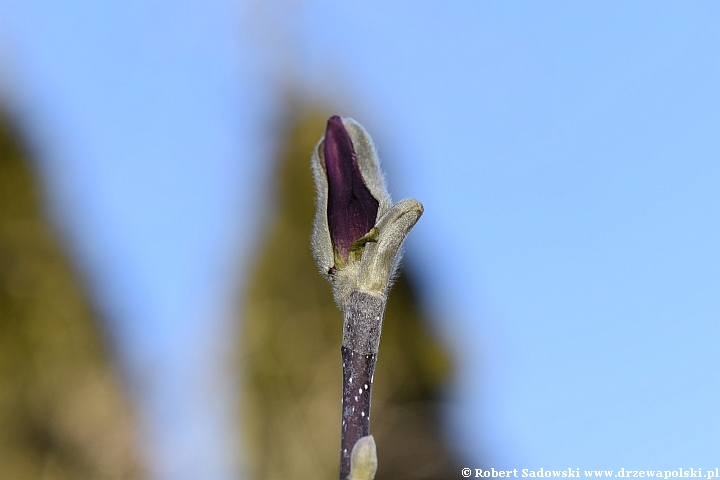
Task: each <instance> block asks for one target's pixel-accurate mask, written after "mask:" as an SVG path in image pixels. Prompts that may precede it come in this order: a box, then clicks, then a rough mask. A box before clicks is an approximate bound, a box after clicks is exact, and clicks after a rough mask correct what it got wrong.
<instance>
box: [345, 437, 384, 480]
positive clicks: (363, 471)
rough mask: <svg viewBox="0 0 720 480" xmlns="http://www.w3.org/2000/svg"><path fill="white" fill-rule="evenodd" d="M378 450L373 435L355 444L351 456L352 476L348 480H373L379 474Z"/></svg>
mask: <svg viewBox="0 0 720 480" xmlns="http://www.w3.org/2000/svg"><path fill="white" fill-rule="evenodd" d="M377 467H378V460H377V448H376V446H375V439H374V438H373V436H372V435H368V436H367V437H362V438H361V439H360V440H358V441H357V442H355V446H354V447H353V449H352V454H351V455H350V475H348V477H347V480H373V479H374V478H375V472H377Z"/></svg>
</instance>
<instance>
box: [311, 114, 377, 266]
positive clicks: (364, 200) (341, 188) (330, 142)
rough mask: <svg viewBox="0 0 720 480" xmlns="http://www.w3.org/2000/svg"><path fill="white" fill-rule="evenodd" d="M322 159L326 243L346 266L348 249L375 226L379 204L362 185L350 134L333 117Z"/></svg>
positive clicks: (328, 124)
mask: <svg viewBox="0 0 720 480" xmlns="http://www.w3.org/2000/svg"><path fill="white" fill-rule="evenodd" d="M323 156H324V159H325V170H326V172H327V181H328V201H327V219H328V228H329V230H330V239H331V241H332V245H333V248H334V250H335V252H336V255H337V256H338V257H340V259H341V260H342V261H343V262H344V263H347V262H348V257H349V254H350V248H351V247H352V245H353V244H354V243H355V242H356V241H357V240H359V239H360V238H362V237H364V236H365V235H366V234H367V233H368V232H370V230H371V229H372V228H373V226H375V222H376V221H377V214H378V207H379V202H378V200H377V199H376V198H375V197H373V195H372V194H371V193H370V190H369V189H368V187H367V185H366V184H365V180H364V179H363V177H362V174H361V173H360V168H359V166H358V162H357V158H356V155H355V147H354V146H353V142H352V139H351V137H350V134H349V133H348V131H347V129H346V128H345V125H344V124H343V122H342V119H341V118H340V117H338V116H337V115H336V116H333V117H330V119H329V120H328V123H327V129H326V131H325V142H324V145H323Z"/></svg>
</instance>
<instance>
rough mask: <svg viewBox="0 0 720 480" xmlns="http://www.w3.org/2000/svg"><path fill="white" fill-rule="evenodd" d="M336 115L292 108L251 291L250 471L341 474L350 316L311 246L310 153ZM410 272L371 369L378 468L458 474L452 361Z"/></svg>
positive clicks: (246, 393)
mask: <svg viewBox="0 0 720 480" xmlns="http://www.w3.org/2000/svg"><path fill="white" fill-rule="evenodd" d="M329 116H330V114H329V113H328V112H325V111H319V110H313V109H309V108H294V109H292V114H291V115H290V116H289V118H290V121H289V123H288V126H287V134H286V137H285V142H284V147H283V150H282V151H281V159H280V163H279V170H278V186H277V194H276V195H275V196H274V198H276V199H277V205H275V207H276V208H275V212H274V216H273V217H272V218H271V221H270V223H269V231H268V232H267V235H266V236H265V237H264V241H263V242H262V243H261V246H260V251H259V252H258V255H257V259H256V261H255V265H254V269H253V271H252V272H251V277H250V282H249V290H248V292H247V293H246V296H245V310H244V316H243V330H242V334H241V346H240V352H241V355H242V357H241V359H240V362H241V368H242V387H241V392H242V395H243V399H242V402H241V405H242V415H241V420H242V425H243V428H244V440H245V450H244V452H243V459H244V461H245V465H246V467H247V472H248V475H249V478H250V479H252V480H270V479H273V480H274V479H278V480H279V479H284V480H285V479H290V478H292V479H298V480H304V479H307V480H310V479H313V480H315V479H334V478H337V476H338V471H339V460H340V421H341V418H340V400H341V394H342V365H341V358H340V342H341V339H342V315H341V313H340V311H339V310H338V309H337V307H336V306H335V304H334V302H333V298H332V293H331V288H330V285H329V284H328V283H327V282H326V281H325V280H324V279H323V278H322V277H321V276H320V274H319V273H318V271H317V266H316V264H315V261H314V259H313V257H312V253H311V250H310V244H309V242H310V233H311V230H312V221H313V215H314V212H315V205H314V201H315V200H314V198H315V192H314V186H313V181H312V175H311V172H310V154H311V152H312V150H313V148H314V147H315V144H316V143H317V141H318V140H319V139H320V137H321V136H322V134H323V133H324V130H325V122H326V121H327V118H328V117H329ZM420 221H422V219H421V220H420ZM409 273H411V272H405V273H404V274H403V275H402V276H401V277H400V278H399V279H398V281H397V283H396V285H395V286H394V288H393V289H392V291H391V292H390V297H389V302H388V307H387V312H386V316H385V321H384V326H383V335H382V341H381V343H380V353H379V356H378V363H377V369H376V372H375V381H374V387H373V400H372V421H371V424H370V432H371V433H372V434H373V435H374V436H375V439H376V441H377V445H378V462H379V467H378V472H377V477H376V478H377V479H378V480H388V479H431V478H432V479H444V478H448V479H450V478H453V479H454V478H457V477H458V474H459V471H460V468H459V467H457V461H456V458H455V456H454V454H453V452H451V450H450V448H449V447H448V445H447V444H446V443H445V442H444V441H443V438H442V436H441V434H440V431H439V430H440V429H439V422H438V400H439V395H440V392H441V387H442V383H443V381H444V380H445V379H446V378H447V376H448V374H449V373H450V368H451V362H450V359H449V355H448V353H447V352H446V351H445V350H444V349H443V347H442V346H441V345H440V344H439V343H438V341H437V340H436V338H434V337H433V335H432V333H431V332H430V331H429V329H428V327H427V326H426V324H425V323H424V321H423V319H422V315H421V312H420V311H419V306H418V302H417V298H416V293H415V290H414V289H413V288H412V284H411V282H410V281H409V278H410V277H409Z"/></svg>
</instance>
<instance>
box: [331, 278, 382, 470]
mask: <svg viewBox="0 0 720 480" xmlns="http://www.w3.org/2000/svg"><path fill="white" fill-rule="evenodd" d="M344 307H345V308H343V345H342V347H341V349H340V351H341V353H342V361H343V396H342V439H341V443H340V479H341V480H344V479H345V478H347V476H348V475H349V474H350V455H351V453H352V449H353V447H354V446H355V443H356V442H357V441H358V440H359V439H360V438H362V437H365V436H367V435H368V434H369V433H370V400H371V396H372V382H373V374H374V372H375V362H376V360H377V352H378V347H379V345H380V330H381V328H382V319H383V316H384V313H385V301H384V299H383V297H382V296H380V295H378V294H373V293H369V292H362V291H353V292H351V293H350V294H349V295H348V297H347V301H346V302H345V305H344Z"/></svg>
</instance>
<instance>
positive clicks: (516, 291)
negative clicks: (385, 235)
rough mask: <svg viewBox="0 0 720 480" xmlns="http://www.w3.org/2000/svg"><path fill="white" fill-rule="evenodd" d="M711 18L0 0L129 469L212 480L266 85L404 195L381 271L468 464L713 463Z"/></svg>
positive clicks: (688, 13)
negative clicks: (81, 276)
mask: <svg viewBox="0 0 720 480" xmlns="http://www.w3.org/2000/svg"><path fill="white" fill-rule="evenodd" d="M718 24H720V5H718V4H717V3H713V2H692V3H691V2H683V3H681V2H643V1H638V2H542V3H541V2H464V3H463V2H457V3H453V4H451V5H448V4H447V3H440V2H434V3H430V2H412V3H410V2H400V3H396V4H394V5H391V6H388V5H384V4H383V3H381V2H369V3H368V2H363V3H362V4H350V3H338V2H296V3H293V4H289V2H213V3H211V4H203V3H201V2H186V3H170V2H130V3H120V2H99V3H92V2H71V3H67V4H64V5H62V6H60V5H59V4H56V3H49V2H48V3H43V2H33V3H30V2H28V3H23V2H11V1H8V0H6V1H3V2H0V71H1V72H3V73H2V74H1V75H0V82H1V83H0V84H1V85H2V88H3V89H2V95H3V97H4V98H5V101H6V102H7V103H8V104H9V105H10V108H11V109H12V110H13V111H14V112H15V113H16V115H17V116H18V117H19V118H20V119H21V121H22V123H23V126H24V127H25V129H26V131H27V132H28V135H29V136H30V138H31V139H32V140H33V142H34V145H35V148H36V151H37V153H38V156H39V165H40V167H41V171H42V173H43V177H44V178H45V180H46V183H47V184H48V188H49V191H50V198H51V199H52V208H53V211H54V213H55V215H56V218H57V219H58V223H59V224H60V226H61V228H62V229H63V232H64V233H65V235H66V238H68V242H69V245H70V246H71V248H72V251H73V252H74V254H75V255H76V257H77V258H78V260H79V262H80V263H81V265H83V267H84V270H85V271H86V272H87V275H88V278H89V279H90V282H91V284H92V285H93V287H94V290H95V294H96V295H97V296H98V299H99V302H100V303H101V308H102V310H103V312H104V313H105V315H106V317H107V320H108V322H109V328H110V330H111V332H112V333H113V335H114V336H115V338H116V339H117V342H118V345H119V350H120V357H121V358H122V359H123V362H124V365H125V367H124V368H125V370H126V372H127V376H128V378H129V379H130V380H129V381H130V382H131V384H133V385H134V386H135V387H136V388H137V389H138V392H139V393H138V403H139V404H140V405H142V408H143V411H144V412H145V416H146V418H147V423H146V432H147V439H146V442H147V445H148V451H150V452H153V453H152V459H153V460H152V461H153V462H154V465H155V467H154V468H155V472H156V475H157V476H158V477H159V478H177V477H176V475H177V472H186V473H190V474H195V475H196V476H205V477H207V476H215V477H218V478H223V477H224V478H229V477H231V476H232V475H233V474H234V472H237V471H238V467H237V465H235V462H234V459H233V458H232V457H233V451H232V448H233V447H232V444H233V440H232V438H233V437H232V435H233V432H232V431H230V430H228V427H227V426H228V425H229V424H230V420H229V419H231V418H232V415H233V411H232V399H231V398H232V397H231V396H232V393H233V388H234V387H233V384H232V381H231V380H230V375H229V373H228V372H227V371H226V370H224V369H223V368H224V367H223V358H224V357H223V355H222V353H223V352H224V351H225V350H226V349H227V348H228V345H226V344H225V343H224V341H223V339H224V338H229V337H230V336H231V335H229V332H232V331H233V326H232V325H231V323H230V321H229V319H230V318H231V314H232V312H233V309H234V308H235V305H234V304H233V303H232V302H233V292H234V289H236V288H238V285H237V271H238V269H240V270H242V269H243V268H245V267H246V266H247V265H248V264H249V262H250V260H251V259H250V255H251V253H252V247H254V246H255V245H256V242H257V241H258V237H257V235H258V231H259V229H260V227H261V225H262V218H263V215H264V214H265V213H267V212H266V210H265V207H264V206H263V205H264V204H265V203H266V202H265V201H266V193H265V192H264V188H265V186H266V185H267V182H268V180H269V173H270V171H269V165H270V163H271V159H272V158H273V157H272V154H273V153H274V149H273V146H272V143H271V140H272V134H273V133H274V130H273V127H274V125H276V124H277V123H278V119H279V118H280V116H281V115H282V113H283V112H282V105H283V98H284V97H283V95H282V93H283V91H284V90H283V89H293V90H295V91H299V92H301V93H303V94H305V95H307V96H308V97H309V98H313V99H316V100H318V101H321V102H324V103H325V104H328V105H334V106H336V108H337V109H338V112H337V113H339V114H341V115H345V116H352V117H354V118H355V119H357V120H358V121H360V122H361V123H362V124H363V125H365V127H366V128H367V129H368V130H369V131H370V133H371V134H372V135H373V136H374V138H375V140H376V142H377V143H378V147H379V151H380V155H381V157H382V158H383V159H384V160H385V162H384V165H385V167H386V169H387V170H388V177H389V183H390V186H391V190H392V192H393V195H394V197H395V198H396V199H399V198H402V197H405V196H413V197H415V198H418V199H419V200H421V201H422V202H423V203H424V205H425V211H426V213H425V215H424V216H423V218H422V219H421V221H420V222H419V223H418V225H417V226H416V228H415V230H414V231H413V233H412V234H411V235H410V238H409V240H408V242H407V250H408V252H407V260H406V262H407V263H408V264H411V265H412V266H413V268H414V269H415V270H416V271H417V272H418V273H419V274H420V276H421V285H422V288H423V297H424V298H425V299H426V300H425V301H426V303H427V306H428V308H429V309H430V310H431V311H432V312H434V315H435V320H436V327H437V329H438V331H439V332H440V333H441V334H442V335H444V336H445V338H446V339H447V340H448V342H450V343H451V344H452V345H453V348H454V349H455V351H456V355H457V357H458V360H459V371H458V376H457V379H456V382H455V383H454V387H453V388H454V390H453V394H452V398H451V402H450V405H449V408H448V412H447V416H448V419H449V425H450V428H451V435H452V437H453V438H454V439H455V440H456V441H457V442H458V445H459V448H460V449H461V450H462V451H463V453H464V455H465V458H466V460H465V462H466V463H467V464H468V466H470V467H479V466H481V460H482V459H483V458H484V459H486V463H485V465H488V466H495V467H496V468H539V467H544V468H568V467H571V468H580V469H583V468H588V469H591V468H603V469H619V468H620V467H625V468H651V469H663V470H664V469H669V468H680V467H682V468H690V467H694V468H698V467H702V468H704V469H709V468H711V467H712V468H714V467H715V466H717V461H718V454H717V452H718V451H720V414H719V413H718V409H717V404H718V401H719V400H720V379H719V377H718V372H719V371H720V368H719V367H720V361H719V360H718V355H717V352H718V351H720V322H719V321H718V320H720V253H719V252H720V248H719V247H720V194H719V193H718V192H719V191H720V30H718V28H717V25H718ZM193 292H199V293H193ZM178 419H181V420H178Z"/></svg>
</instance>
